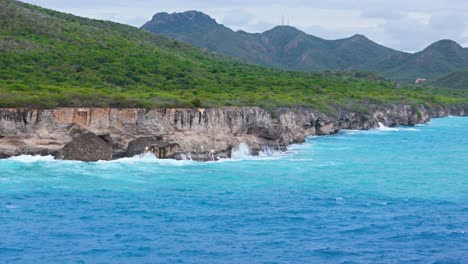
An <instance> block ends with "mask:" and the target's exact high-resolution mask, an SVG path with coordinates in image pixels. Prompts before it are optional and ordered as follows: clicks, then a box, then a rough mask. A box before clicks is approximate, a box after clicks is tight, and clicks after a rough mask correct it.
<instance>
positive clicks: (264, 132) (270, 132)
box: [247, 123, 281, 140]
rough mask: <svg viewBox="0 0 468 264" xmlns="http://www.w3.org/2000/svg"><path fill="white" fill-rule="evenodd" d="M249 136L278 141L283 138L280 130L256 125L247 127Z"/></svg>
mask: <svg viewBox="0 0 468 264" xmlns="http://www.w3.org/2000/svg"><path fill="white" fill-rule="evenodd" d="M247 134H250V135H255V136H257V137H260V138H264V139H268V140H277V139H279V138H280V137H281V135H280V131H279V129H275V128H273V127H270V126H266V125H264V124H256V123H252V124H249V125H247Z"/></svg>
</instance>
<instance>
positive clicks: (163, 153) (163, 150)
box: [147, 143, 179, 159]
mask: <svg viewBox="0 0 468 264" xmlns="http://www.w3.org/2000/svg"><path fill="white" fill-rule="evenodd" d="M147 151H150V152H151V153H153V154H154V156H156V157H157V158H158V159H170V158H174V157H175V155H176V154H177V152H178V151H179V144H176V143H163V144H159V145H152V146H149V147H147Z"/></svg>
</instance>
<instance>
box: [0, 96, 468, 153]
mask: <svg viewBox="0 0 468 264" xmlns="http://www.w3.org/2000/svg"><path fill="white" fill-rule="evenodd" d="M363 108H365V109H366V112H365V113H363V112H353V111H350V110H343V109H341V110H340V111H339V113H338V115H337V116H327V115H326V114H324V113H320V112H318V111H316V110H313V109H309V108H300V107H298V108H278V109H275V110H273V111H266V110H264V109H261V108H259V107H220V108H207V109H205V108H158V109H141V108H128V109H117V108H56V109H16V108H10V109H0V135H1V136H2V137H3V138H1V139H0V154H1V155H2V156H7V157H8V156H13V155H21V154H26V153H51V154H52V153H54V152H56V151H57V150H61V149H62V148H63V147H64V146H65V145H67V144H69V143H70V142H72V141H75V140H76V136H79V135H82V134H83V133H86V131H90V132H92V133H94V134H96V135H104V136H102V137H103V138H104V139H105V140H104V139H103V138H100V139H99V140H97V139H96V140H97V141H99V142H100V143H103V142H104V143H103V144H105V145H103V146H106V147H105V148H104V149H106V150H108V148H109V146H111V147H112V150H113V153H112V154H111V155H108V153H107V152H106V155H103V156H105V159H109V156H111V157H113V158H117V157H122V156H127V155H130V156H131V155H133V153H135V154H138V153H141V152H142V151H144V147H146V146H149V145H156V146H161V145H162V144H166V143H177V144H178V146H179V147H178V150H177V151H176V152H177V153H179V154H177V153H175V154H173V155H172V154H167V153H169V152H170V153H172V152H173V151H175V150H169V152H168V151H166V154H165V155H164V156H165V157H169V156H174V158H181V157H182V155H186V156H187V155H188V153H193V155H192V158H193V159H194V160H195V159H197V157H198V158H199V159H201V160H212V159H213V158H212V156H215V158H216V157H217V156H220V157H225V156H228V155H227V154H226V153H228V152H229V149H230V148H231V147H232V146H238V145H239V144H240V143H241V142H245V143H247V144H248V145H249V147H250V148H251V149H252V150H260V149H261V148H262V147H263V146H265V145H271V146H275V145H280V146H287V145H289V144H291V143H299V142H303V141H304V139H305V138H306V137H307V136H310V135H328V134H333V133H336V132H337V131H338V130H339V129H371V128H376V127H378V122H382V123H383V124H384V125H386V126H392V125H413V124H418V123H424V122H427V121H429V119H430V117H431V116H438V117H439V116H445V115H465V114H466V113H468V106H459V107H450V108H447V107H437V106H434V107H429V106H422V105H421V106H412V105H385V106H379V105H366V106H363ZM153 135H154V136H156V135H157V136H160V137H161V139H162V138H163V139H164V141H161V140H159V138H156V140H149V141H146V139H142V140H141V141H138V138H145V137H150V138H151V136H153ZM135 139H136V140H137V141H136V142H134V143H131V142H132V141H133V140H135ZM106 140H107V141H108V142H105V141H106ZM140 143H141V144H140ZM142 146H144V147H142ZM142 148H143V150H142ZM158 151H159V150H158ZM61 152H64V151H61ZM213 152H214V155H213V154H212V153H213ZM253 152H255V151H253ZM197 153H198V154H197ZM72 154H73V153H70V154H69V155H70V156H71V155H72ZM85 154H86V153H84V154H83V155H85ZM73 155H74V157H73V158H74V159H80V160H82V159H83V158H84V157H80V156H79V155H78V156H77V155H76V154H73ZM57 156H59V155H57ZM99 159H102V157H99Z"/></svg>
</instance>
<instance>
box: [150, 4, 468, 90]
mask: <svg viewBox="0 0 468 264" xmlns="http://www.w3.org/2000/svg"><path fill="white" fill-rule="evenodd" d="M142 28H143V29H146V30H148V31H151V32H155V33H159V34H163V35H165V36H168V37H171V38H174V39H178V40H181V41H185V42H188V43H190V44H193V45H197V46H200V47H203V48H206V49H208V50H210V51H214V52H218V53H222V54H226V55H229V56H232V57H237V58H240V59H243V60H245V61H247V62H249V63H254V64H259V65H264V66H269V67H276V68H281V69H288V70H300V71H320V70H350V69H360V70H374V71H378V72H379V73H381V74H383V75H384V76H386V77H388V78H391V79H393V80H397V81H404V82H414V80H415V79H416V78H430V79H432V78H435V77H436V76H440V75H443V74H447V73H450V72H453V71H455V70H458V69H461V68H465V67H468V50H467V49H464V48H462V47H461V46H460V45H458V44H457V43H456V42H453V41H449V40H443V41H439V42H436V43H434V44H432V45H430V46H429V47H428V48H426V49H425V50H423V51H421V52H418V53H415V54H409V53H405V52H400V51H396V50H393V49H390V48H387V47H384V46H382V45H379V44H377V43H375V42H373V41H371V40H369V39H368V38H366V37H365V36H362V35H354V36H352V37H350V38H345V39H338V40H325V39H321V38H318V37H315V36H312V35H308V34H306V33H304V32H302V31H300V30H298V29H296V28H293V27H289V26H277V27H275V28H273V29H271V30H268V31H266V32H263V33H260V34H250V33H246V32H243V31H237V32H235V31H233V30H231V29H229V28H227V27H225V26H224V25H220V24H218V23H217V22H216V21H215V20H214V19H212V18H211V17H209V16H208V15H206V14H203V13H201V12H198V11H188V12H184V13H173V14H168V13H158V14H156V15H154V17H153V19H152V20H151V21H149V22H147V23H146V24H144V25H143V26H142Z"/></svg>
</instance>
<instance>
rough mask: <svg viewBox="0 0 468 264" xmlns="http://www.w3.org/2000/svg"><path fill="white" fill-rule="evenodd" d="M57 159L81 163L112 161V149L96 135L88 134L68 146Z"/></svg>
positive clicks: (77, 138) (75, 139)
mask: <svg viewBox="0 0 468 264" xmlns="http://www.w3.org/2000/svg"><path fill="white" fill-rule="evenodd" d="M56 158H58V159H64V160H80V161H98V160H111V159H112V147H111V146H110V145H109V144H108V143H107V142H106V141H105V140H103V139H102V138H100V137H99V136H97V135H96V134H93V133H86V134H83V135H80V136H78V137H76V138H74V139H73V140H72V141H71V142H70V143H68V144H66V145H65V147H63V148H62V149H61V150H60V151H59V152H58V154H57V155H56Z"/></svg>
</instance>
